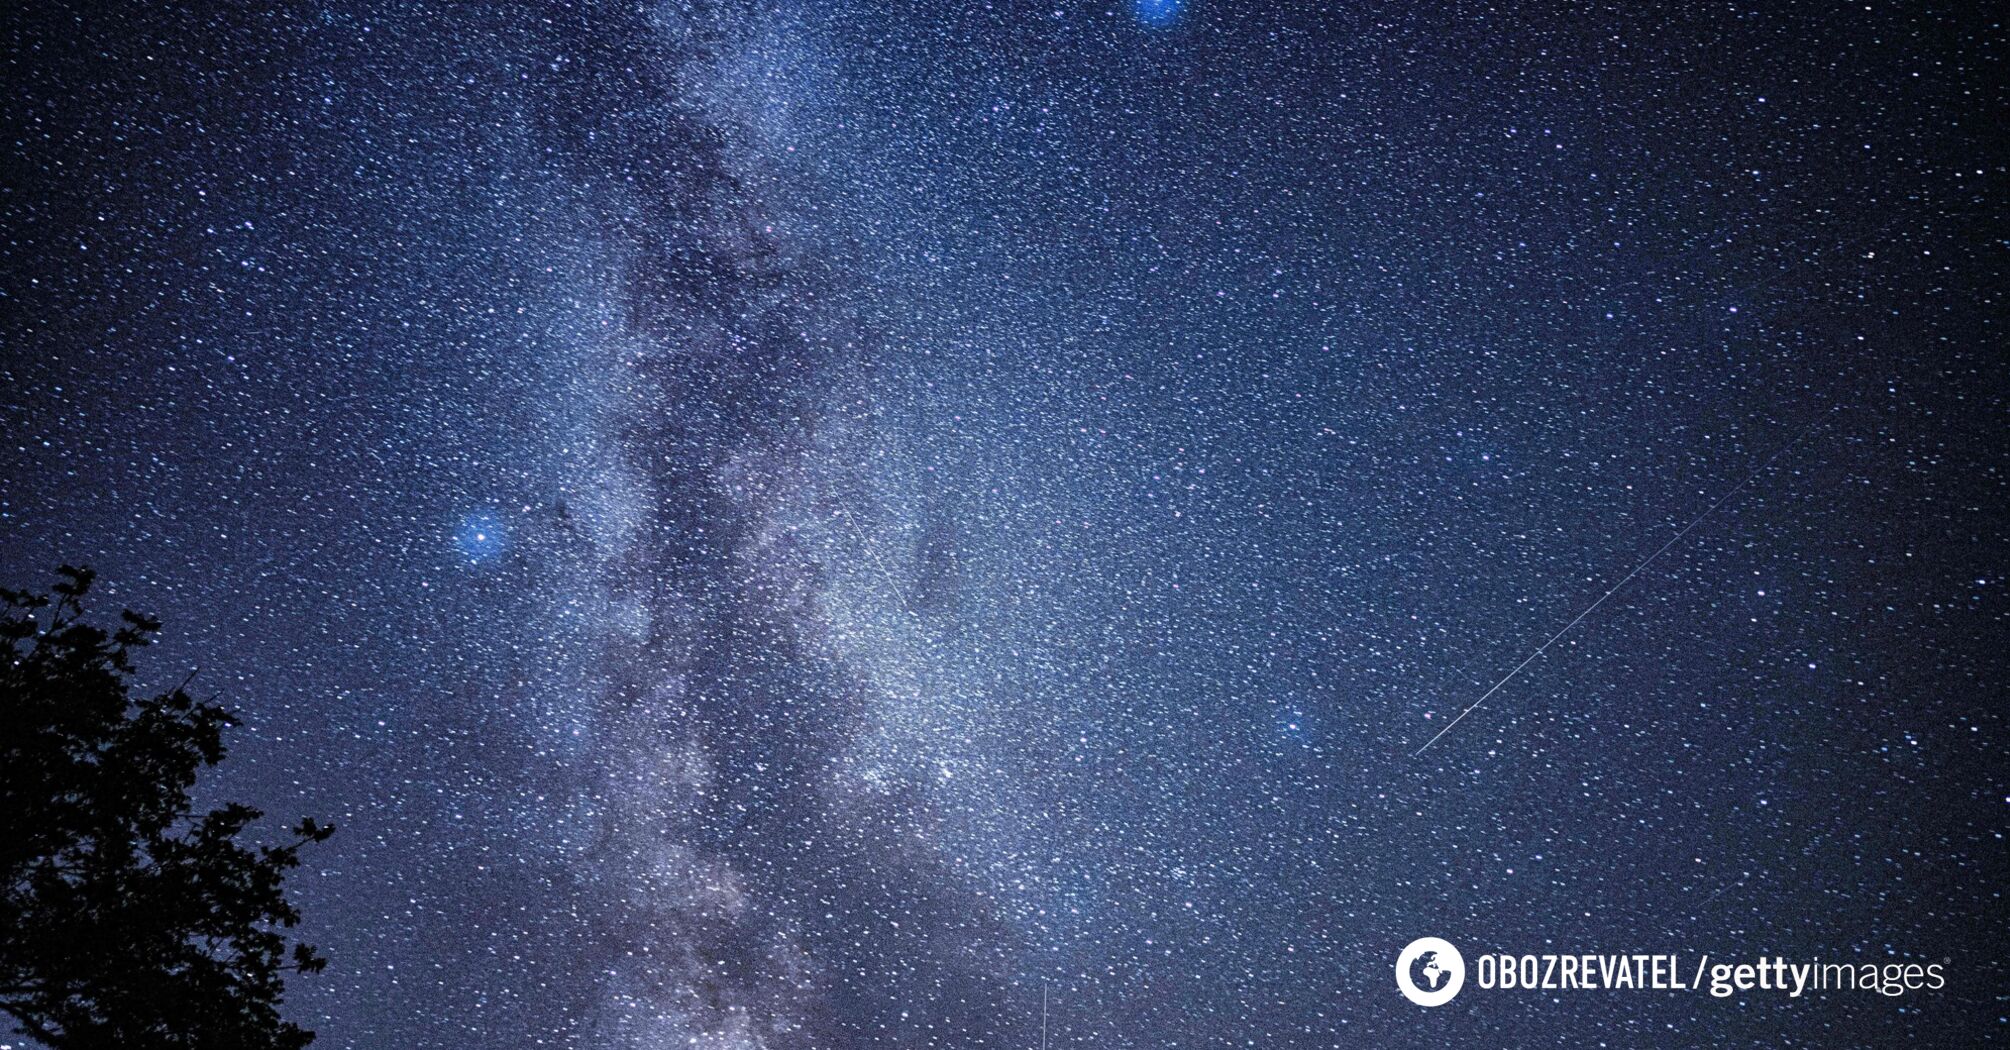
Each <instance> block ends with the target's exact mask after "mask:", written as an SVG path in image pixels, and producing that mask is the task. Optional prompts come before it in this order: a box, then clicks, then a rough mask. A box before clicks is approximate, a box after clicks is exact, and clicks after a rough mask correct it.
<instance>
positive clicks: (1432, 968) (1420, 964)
mask: <svg viewBox="0 0 2010 1050" xmlns="http://www.w3.org/2000/svg"><path fill="white" fill-rule="evenodd" d="M1451 979H1452V974H1451V971H1449V970H1447V969H1445V968H1444V967H1443V966H1441V965H1439V964H1438V953H1437V952H1425V953H1423V954H1422V955H1419V956H1417V958H1416V959H1415V960H1413V961H1412V962H1411V963H1410V983H1412V984H1414V985H1416V986H1417V988H1418V989H1419V990H1421V991H1426V992H1435V991H1437V990H1438V989H1440V988H1443V987H1444V986H1445V982H1446V981H1449V980H1451Z"/></svg>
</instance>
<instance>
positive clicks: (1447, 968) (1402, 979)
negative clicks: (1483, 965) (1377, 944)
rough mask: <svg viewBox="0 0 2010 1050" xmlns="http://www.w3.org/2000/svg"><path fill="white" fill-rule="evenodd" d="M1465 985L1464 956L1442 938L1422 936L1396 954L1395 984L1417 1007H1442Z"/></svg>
mask: <svg viewBox="0 0 2010 1050" xmlns="http://www.w3.org/2000/svg"><path fill="white" fill-rule="evenodd" d="M1465 984H1466V960H1465V956H1462V955H1460V954H1459V950H1458V949H1457V948H1454V947H1452V942H1450V941H1448V940H1445V939H1444V938H1442V937H1419V938H1417V939H1416V940H1414V941H1411V942H1410V946H1409V947H1408V948H1405V949H1403V954H1401V955H1398V956H1396V987H1397V988H1399V989H1401V990H1402V992H1403V998H1405V999H1408V1000H1410V1001H1411V1002H1413V1003H1416V1004H1417V1005H1418V1006H1443V1005H1445V1004H1446V1003H1449V1002H1451V1001H1452V996H1455V995H1457V994H1459V989H1460V988H1463V987H1465Z"/></svg>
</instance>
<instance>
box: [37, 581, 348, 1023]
mask: <svg viewBox="0 0 2010 1050" xmlns="http://www.w3.org/2000/svg"><path fill="white" fill-rule="evenodd" d="M58 573H59V576H60V579H59V580H58V581H57V582H56V584H55V585H54V586H53V587H52V588H51V590H50V592H48V593H24V592H20V591H11V590H6V589H0V644H4V645H5V647H6V651H5V653H4V654H0V657H4V658H0V822H4V830H0V889H4V895H0V1010H4V1011H5V1012H6V1013H7V1014H8V1015H9V1016H11V1017H12V1018H13V1020H14V1022H15V1024H16V1026H17V1027H18V1030H19V1031H20V1032H21V1034H23V1035H26V1036H29V1037H31V1038H33V1039H35V1040H36V1041H38V1042H40V1043H43V1044H45V1045H47V1046H50V1047H55V1048H62V1050H68V1048H91V1050H95V1048H98V1047H187V1048H200V1050H210V1048H231V1050H236V1048H258V1050H268V1048H297V1047H303V1046H306V1045H307V1044H308V1043H309V1042H310V1041H312V1040H313V1038H314V1033H312V1032H309V1031H305V1030H303V1029H301V1028H300V1027H298V1026H297V1025H294V1024H292V1023H290V1022H287V1021H285V1020H282V1019H281V1018H280V1016H279V1003H280V1000H281V996H282V993H283V992H284V975H285V974H287V973H312V972H314V971H317V970H320V969H321V968H322V967H324V966H325V965H327V961H326V960H325V959H323V958H322V957H321V956H320V955H318V954H316V952H315V951H314V949H313V948H310V947H308V946H307V945H304V944H295V945H293V946H292V948H291V950H290V951H289V950H288V948H287V940H286V937H285V936H284V935H283V934H282V933H280V932H279V931H280V928H283V927H290V926H293V925H294V924H295V923H297V922H299V920H300V915H299V913H298V912H297V911H295V910H294V908H293V906H292V905H291V904H289V903H288V902H287V900H286V898H285V896H284V894H283V892H282V889H281V881H282V879H283V878H284V877H285V873H286V871H287V870H288V869H290V868H293V867H296V866H297V865H298V864H299V863H300V861H299V851H300V848H301V847H302V846H303V845H305V844H306V843H308V842H319V841H321V840H323V839H326V838H327V837H328V836H329V835H330V834H332V833H333V831H334V829H333V828H332V827H328V826H325V825H321V824H317V823H315V822H314V821H312V820H303V821H301V822H300V824H299V826H298V827H296V828H294V829H293V831H292V835H291V837H290V838H289V839H288V840H287V841H286V842H285V843H284V844H281V845H276V846H263V847H252V846H246V845H241V844H240V843H239V842H238V841H237V838H238V835H239V833H240V832H242V831H243V830H244V829H245V827H246V826H247V825H248V824H250V823H251V822H252V821H253V820H256V819H258V817H259V815H260V814H259V812H258V811H257V810H255V809H252V808H250V807H248V806H241V805H226V806H223V807H222V808H220V809H217V810H214V811H212V812H210V813H208V814H205V815H202V816H200V817H198V816H196V815H194V814H193V813H192V812H191V810H192V806H191V803H190V800H189V789H190V788H191V787H192V786H193V785H194V784H195V781H196V775H197V773H198V772H199V771H200V770H201V769H202V768H203V767H205V766H213V765H215V764H216V763H218V762H220V761H222V760H223V757H224V751H225V749H224V745H223V730H224V728H225V727H227V726H231V725H235V724H236V719H235V718H233V717H232V716H231V714H230V712H228V711H226V710H225V709H223V708H222V707H219V706H217V705H216V704H214V703H210V702H208V701H199V700H196V699H194V698H193V697H191V696H190V695H189V694H188V693H187V692H186V690H185V688H176V689H174V690H173V691H171V692H168V693H164V694H162V695H159V696H155V697H153V698H151V699H139V700H135V699H133V698H132V697H131V696H130V695H129V689H130V686H131V680H132V677H133V666H132V663H131V660H130V656H131V654H132V652H133V651H134V650H135V649H138V648H139V647H141V646H143V645H146V644H147V643H148V641H150V640H151V638H152V637H153V635H154V634H155V633H156V632H157V631H158V630H159V629H160V624H159V623H158V622H157V621H155V620H153V619H151V618H149V617H146V616H142V615H139V614H137V613H134V612H131V611H127V612H126V613H124V614H123V622H122V623H121V625H120V626H119V627H118V628H117V629H116V630H115V631H113V632H112V633H110V634H107V633H106V632H105V631H104V630H101V629H99V628H97V627H93V626H91V625H89V624H87V623H85V622H84V608H83V597H84V594H85V592H86V591H88V590H89V589H90V586H91V581H92V579H93V574H92V572H91V571H90V570H89V569H75V568H71V567H70V566H67V565H66V566H63V567H62V568H61V569H59V570H58ZM182 684H183V687H186V685H187V682H184V683H182Z"/></svg>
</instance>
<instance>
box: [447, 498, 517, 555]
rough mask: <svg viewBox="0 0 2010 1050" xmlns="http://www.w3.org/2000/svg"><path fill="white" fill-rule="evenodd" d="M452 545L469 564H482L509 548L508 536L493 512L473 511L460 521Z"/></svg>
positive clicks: (500, 520)
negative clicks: (458, 549)
mask: <svg viewBox="0 0 2010 1050" xmlns="http://www.w3.org/2000/svg"><path fill="white" fill-rule="evenodd" d="M454 545H455V546H456V547H458V548H460V552H461V554H462V555H463V556H465V557H466V558H467V559H468V561H469V562H471V563H476V562H483V561H487V560H488V559H490V558H493V557H495V556H496V555H498V554H501V553H502V552H503V550H504V548H506V547H508V546H509V534H508V531H507V530H506V529H505V528H504V526H503V522H502V519H501V518H500V517H498V516H497V515H496V513H495V512H494V511H487V510H481V511H475V512H474V513H472V514H469V515H468V516H467V517H465V518H462V519H461V525H460V528H459V529H458V530H456V531H455V533H454Z"/></svg>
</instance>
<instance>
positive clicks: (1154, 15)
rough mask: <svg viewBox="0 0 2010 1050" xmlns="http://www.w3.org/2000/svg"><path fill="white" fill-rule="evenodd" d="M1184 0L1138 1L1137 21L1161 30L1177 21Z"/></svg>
mask: <svg viewBox="0 0 2010 1050" xmlns="http://www.w3.org/2000/svg"><path fill="white" fill-rule="evenodd" d="M1183 6H1185V0H1138V21H1140V22H1143V23H1144V24H1146V25H1148V26H1151V27H1153V28H1155V29H1163V28H1165V27H1166V26H1169V25H1172V24H1173V23H1174V22H1176V21H1178V20H1179V12H1180V8H1181V7H1183Z"/></svg>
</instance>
